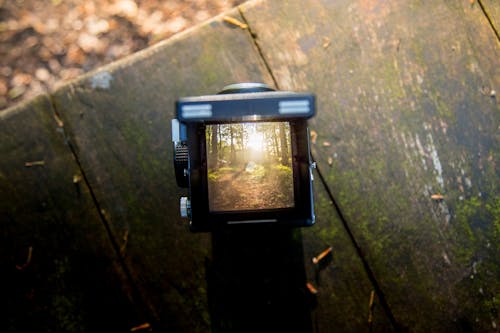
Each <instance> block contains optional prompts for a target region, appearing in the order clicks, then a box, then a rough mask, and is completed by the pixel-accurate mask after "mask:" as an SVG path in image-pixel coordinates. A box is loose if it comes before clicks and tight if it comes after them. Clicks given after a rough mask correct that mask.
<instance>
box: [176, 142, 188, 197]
mask: <svg viewBox="0 0 500 333" xmlns="http://www.w3.org/2000/svg"><path fill="white" fill-rule="evenodd" d="M188 167H189V150H188V146H187V145H186V144H185V143H183V142H179V143H176V144H174V170H175V180H176V181H177V185H179V187H185V188H187V187H189V177H188V173H187V170H188Z"/></svg>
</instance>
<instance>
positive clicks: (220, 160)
mask: <svg viewBox="0 0 500 333" xmlns="http://www.w3.org/2000/svg"><path fill="white" fill-rule="evenodd" d="M290 140H291V136H290V125H289V123H287V122H267V123H236V124H220V125H207V127H206V144H207V166H208V198H209V209H210V211H214V212H217V211H236V210H255V209H273V208H288V207H293V206H294V197H293V171H292V153H291V144H290Z"/></svg>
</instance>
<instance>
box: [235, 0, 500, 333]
mask: <svg viewBox="0 0 500 333" xmlns="http://www.w3.org/2000/svg"><path fill="white" fill-rule="evenodd" d="M242 13H243V15H244V17H245V19H246V21H247V23H248V24H249V26H250V29H251V30H252V32H253V33H254V35H255V36H256V41H257V42H258V44H259V46H260V49H261V50H262V53H263V56H264V58H265V59H266V61H267V63H268V65H269V67H270V68H271V70H272V72H273V75H274V77H275V78H276V80H277V84H278V86H279V87H280V88H281V89H290V90H307V91H312V92H315V93H316V94H317V97H318V105H319V110H318V115H317V117H316V118H315V119H314V120H313V122H312V129H313V130H314V131H316V132H317V143H316V146H315V150H316V152H317V153H316V155H317V156H316V157H317V159H318V163H319V165H320V166H321V167H322V168H323V169H324V170H327V171H328V172H326V175H325V176H326V178H327V180H328V184H329V187H330V188H331V189H332V191H333V193H334V196H335V197H336V198H337V200H338V201H339V202H340V206H341V208H342V210H343V212H344V214H345V216H346V217H347V219H348V221H349V224H350V226H351V229H352V231H353V234H354V236H355V238H356V239H357V241H358V242H359V244H360V246H361V249H362V250H363V253H364V255H365V257H366V259H367V260H368V263H369V265H370V267H371V268H372V269H373V271H374V275H375V277H376V278H377V281H378V282H379V283H380V285H381V288H382V290H383V292H384V293H385V295H386V296H387V299H388V303H389V305H390V307H391V309H392V311H393V313H394V315H395V317H396V319H397V320H398V321H399V323H400V324H402V326H404V327H407V328H409V329H410V330H411V331H417V332H419V331H450V330H468V329H469V328H471V329H474V330H478V331H495V330H496V329H497V328H495V327H496V325H498V322H499V319H498V304H497V303H496V301H495V299H498V295H499V292H500V286H499V283H498V276H499V272H500V267H499V262H500V258H499V253H500V251H499V250H500V249H499V244H500V242H499V238H498V237H499V232H498V216H500V214H499V213H498V207H499V201H498V184H499V182H498V171H497V170H496V163H497V159H498V153H499V151H498V147H499V145H498V134H497V131H498V111H499V104H498V97H497V96H496V95H495V94H494V93H492V91H496V92H497V91H498V87H500V66H499V65H500V60H499V57H498V55H499V54H500V48H499V43H498V40H497V39H496V36H495V35H494V33H493V31H492V29H491V27H490V26H489V23H488V22H487V20H486V18H485V16H484V15H483V13H482V12H481V11H480V10H477V8H476V7H471V6H470V3H469V2H465V1H464V2H463V3H454V4H451V3H449V2H445V1H434V2H421V1H405V2H379V1H361V0H359V1H319V0H318V1H309V2H307V7H306V10H305V7H304V3H303V2H302V1H298V0H292V1H287V2H279V3H278V2H273V1H257V2H253V3H249V4H247V5H244V6H243V8H242ZM329 164H331V167H329ZM438 195H442V196H443V199H439V196H438ZM433 198H435V199H433ZM318 209H319V213H320V214H322V216H324V219H325V220H326V221H322V220H318V225H317V226H316V227H315V228H316V229H311V230H315V232H318V234H320V235H321V234H328V233H329V232H330V228H331V223H332V222H330V221H329V218H328V212H329V211H330V210H331V208H329V207H323V206H321V205H320V206H319V207H318ZM325 210H326V212H325ZM317 229H320V230H318V231H316V230H317ZM311 242H312V243H313V244H315V243H316V242H317V240H311ZM304 246H305V247H306V248H307V247H308V244H307V242H305V245H304ZM343 264H345V265H346V266H345V267H346V268H348V267H349V264H348V263H347V260H346V261H344V262H343ZM329 291H330V292H331V293H332V294H333V293H334V292H335V290H334V289H330V290H329ZM329 313H330V314H332V315H333V314H335V310H333V309H332V308H330V310H329ZM322 317H323V318H324V317H327V315H326V314H324V316H322Z"/></svg>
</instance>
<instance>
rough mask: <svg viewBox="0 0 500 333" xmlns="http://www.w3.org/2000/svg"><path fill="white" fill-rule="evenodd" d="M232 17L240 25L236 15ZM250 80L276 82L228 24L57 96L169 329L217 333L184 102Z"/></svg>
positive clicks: (115, 229)
mask: <svg viewBox="0 0 500 333" xmlns="http://www.w3.org/2000/svg"><path fill="white" fill-rule="evenodd" d="M228 15H232V16H235V17H236V18H237V19H239V20H241V17H239V15H238V12H237V11H233V12H232V13H229V14H228ZM242 81H259V82H260V81H263V82H268V83H272V81H271V79H270V77H269V76H268V74H267V72H266V70H265V67H264V65H263V63H262V61H261V59H260V57H259V55H258V52H257V50H256V49H255V47H254V45H253V43H252V41H251V38H250V36H249V34H248V33H247V32H246V31H244V30H241V29H240V28H238V27H236V26H232V25H229V24H227V23H225V22H224V21H223V19H222V17H219V18H217V19H215V20H213V21H211V22H209V23H208V24H206V25H204V26H202V27H199V28H198V29H196V30H191V31H189V32H187V33H183V34H182V35H179V36H177V37H174V38H172V39H170V40H169V41H168V42H166V43H164V44H162V45H160V46H157V47H153V48H151V49H148V50H146V51H144V52H141V53H140V54H138V55H136V56H134V57H132V58H129V59H127V60H125V61H123V62H120V63H118V64H115V65H113V66H111V67H107V68H104V69H102V70H100V71H98V72H95V73H93V74H90V75H89V76H88V77H85V78H83V79H81V80H79V81H77V82H75V83H73V84H71V85H68V86H66V87H65V88H63V89H60V90H59V91H57V92H56V93H55V94H54V97H53V99H54V105H55V107H56V109H57V111H58V112H59V113H60V115H61V118H62V119H63V121H64V122H65V124H66V126H65V127H66V128H67V130H68V132H69V133H71V140H72V142H73V143H74V145H75V147H77V154H78V156H79V159H80V162H81V164H82V168H83V170H85V172H86V174H87V176H88V179H89V182H90V185H91V187H92V189H93V191H94V193H95V196H96V198H97V200H98V202H99V205H100V209H102V211H103V214H104V218H105V220H106V221H107V223H109V225H110V227H111V229H112V233H113V236H114V237H115V238H116V239H117V241H118V242H121V243H123V241H122V239H123V238H124V235H127V242H126V244H123V255H124V256H125V261H126V263H127V265H128V267H129V268H130V270H131V272H132V275H133V279H134V281H135V282H136V283H137V285H138V286H139V288H140V289H141V293H142V294H143V295H144V297H145V298H146V299H147V301H148V305H149V310H150V311H151V312H152V315H153V317H155V318H156V321H157V322H158V323H159V327H160V328H161V329H163V330H168V331H174V332H197V331H199V332H204V331H206V330H208V328H209V327H210V315H209V308H208V303H207V281H206V260H207V258H210V257H211V239H210V235H208V234H196V235H195V234H191V233H190V232H189V231H188V230H187V228H186V221H185V220H183V219H181V218H180V216H179V213H178V210H179V198H180V196H181V195H182V194H184V195H185V193H186V191H181V189H179V188H178V187H177V185H176V183H175V176H174V173H173V168H172V165H173V164H172V143H171V137H170V119H172V118H174V117H175V115H174V111H175V110H174V105H175V101H176V99H178V98H179V97H182V96H190V95H198V94H212V93H216V92H218V91H219V90H220V89H221V88H222V87H224V86H225V85H227V84H230V83H234V82H242Z"/></svg>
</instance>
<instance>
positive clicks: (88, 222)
mask: <svg viewBox="0 0 500 333" xmlns="http://www.w3.org/2000/svg"><path fill="white" fill-rule="evenodd" d="M0 142H1V144H0V155H1V156H2V162H1V163H0V198H1V200H0V231H1V233H0V237H1V238H0V267H1V268H0V272H1V275H2V286H1V287H0V294H1V295H2V303H3V310H2V313H1V315H0V318H2V329H1V330H2V331H4V332H5V331H7V332H11V331H12V332H49V331H54V330H55V329H58V330H59V331H64V332H84V331H88V332H90V331H101V330H105V331H115V330H120V331H126V330H128V328H130V327H133V326H135V325H137V324H139V323H141V322H143V321H144V320H145V319H144V317H142V314H141V313H142V311H140V310H138V309H137V307H136V306H135V305H133V303H134V300H133V298H132V294H133V292H132V291H131V286H130V284H129V283H128V282H127V279H126V278H125V277H124V272H123V271H122V269H121V266H120V265H119V262H118V260H117V259H118V258H117V256H115V255H114V253H113V251H112V248H111V245H110V242H109V238H108V235H107V233H106V230H105V228H104V227H103V224H102V223H101V221H100V218H99V216H98V214H97V212H96V210H95V209H94V203H93V201H92V198H91V196H90V194H89V190H88V188H87V186H86V184H85V182H84V180H83V179H82V174H81V173H80V169H79V167H78V165H77V163H76V162H75V160H74V158H73V154H72V153H71V151H70V150H69V149H68V146H67V145H66V143H65V137H64V133H63V130H62V128H61V127H59V125H58V121H57V119H56V118H55V117H54V111H53V109H52V106H51V103H50V101H49V98H48V97H47V96H40V97H38V98H36V99H35V100H33V101H31V102H30V103H29V104H26V105H24V106H20V107H16V108H13V109H10V110H9V111H5V112H3V113H1V114H0Z"/></svg>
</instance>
